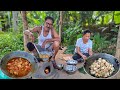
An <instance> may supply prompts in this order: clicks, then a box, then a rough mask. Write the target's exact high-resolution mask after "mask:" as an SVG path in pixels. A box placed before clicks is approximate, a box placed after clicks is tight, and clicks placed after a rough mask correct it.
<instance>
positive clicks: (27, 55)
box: [0, 51, 38, 79]
mask: <svg viewBox="0 0 120 90" xmlns="http://www.w3.org/2000/svg"><path fill="white" fill-rule="evenodd" d="M15 57H21V58H24V59H27V60H28V61H29V62H30V63H31V64H32V70H31V71H30V72H29V73H28V74H27V75H25V76H23V77H15V76H13V75H11V74H10V73H9V72H8V71H7V70H6V64H7V62H8V61H9V60H11V59H12V58H15ZM0 67H1V70H2V72H3V73H4V74H6V75H7V76H9V77H10V78H12V79H25V78H29V77H31V76H32V74H33V73H34V72H35V71H36V70H37V69H38V64H37V59H36V58H35V57H34V56H33V55H31V54H30V53H28V52H25V51H13V52H11V53H9V54H7V55H5V56H4V57H3V58H2V60H1V63H0Z"/></svg>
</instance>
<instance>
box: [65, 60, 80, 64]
mask: <svg viewBox="0 0 120 90" xmlns="http://www.w3.org/2000/svg"><path fill="white" fill-rule="evenodd" d="M77 63H78V61H76V60H67V64H73V65H74V64H77Z"/></svg>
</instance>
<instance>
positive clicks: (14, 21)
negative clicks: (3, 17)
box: [12, 11, 18, 31]
mask: <svg viewBox="0 0 120 90" xmlns="http://www.w3.org/2000/svg"><path fill="white" fill-rule="evenodd" d="M12 14H13V28H14V30H15V31H16V30H17V28H18V27H17V21H18V11H12Z"/></svg>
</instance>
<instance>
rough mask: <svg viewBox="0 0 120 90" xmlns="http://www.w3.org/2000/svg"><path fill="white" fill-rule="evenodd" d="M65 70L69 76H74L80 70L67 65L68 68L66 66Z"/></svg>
mask: <svg viewBox="0 0 120 90" xmlns="http://www.w3.org/2000/svg"><path fill="white" fill-rule="evenodd" d="M64 70H65V71H66V72H67V73H68V74H74V73H75V72H76V71H77V70H78V68H77V66H75V65H66V66H64Z"/></svg>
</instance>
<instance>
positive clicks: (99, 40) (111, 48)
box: [91, 33, 116, 55]
mask: <svg viewBox="0 0 120 90" xmlns="http://www.w3.org/2000/svg"><path fill="white" fill-rule="evenodd" d="M106 38H107V36H104V37H102V36H101V35H100V34H99V33H97V34H95V35H94V36H93V37H91V39H92V41H93V52H94V53H109V54H112V55H114V54H115V49H116V47H115V46H116V38H115V37H114V38H112V39H110V40H106Z"/></svg>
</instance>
